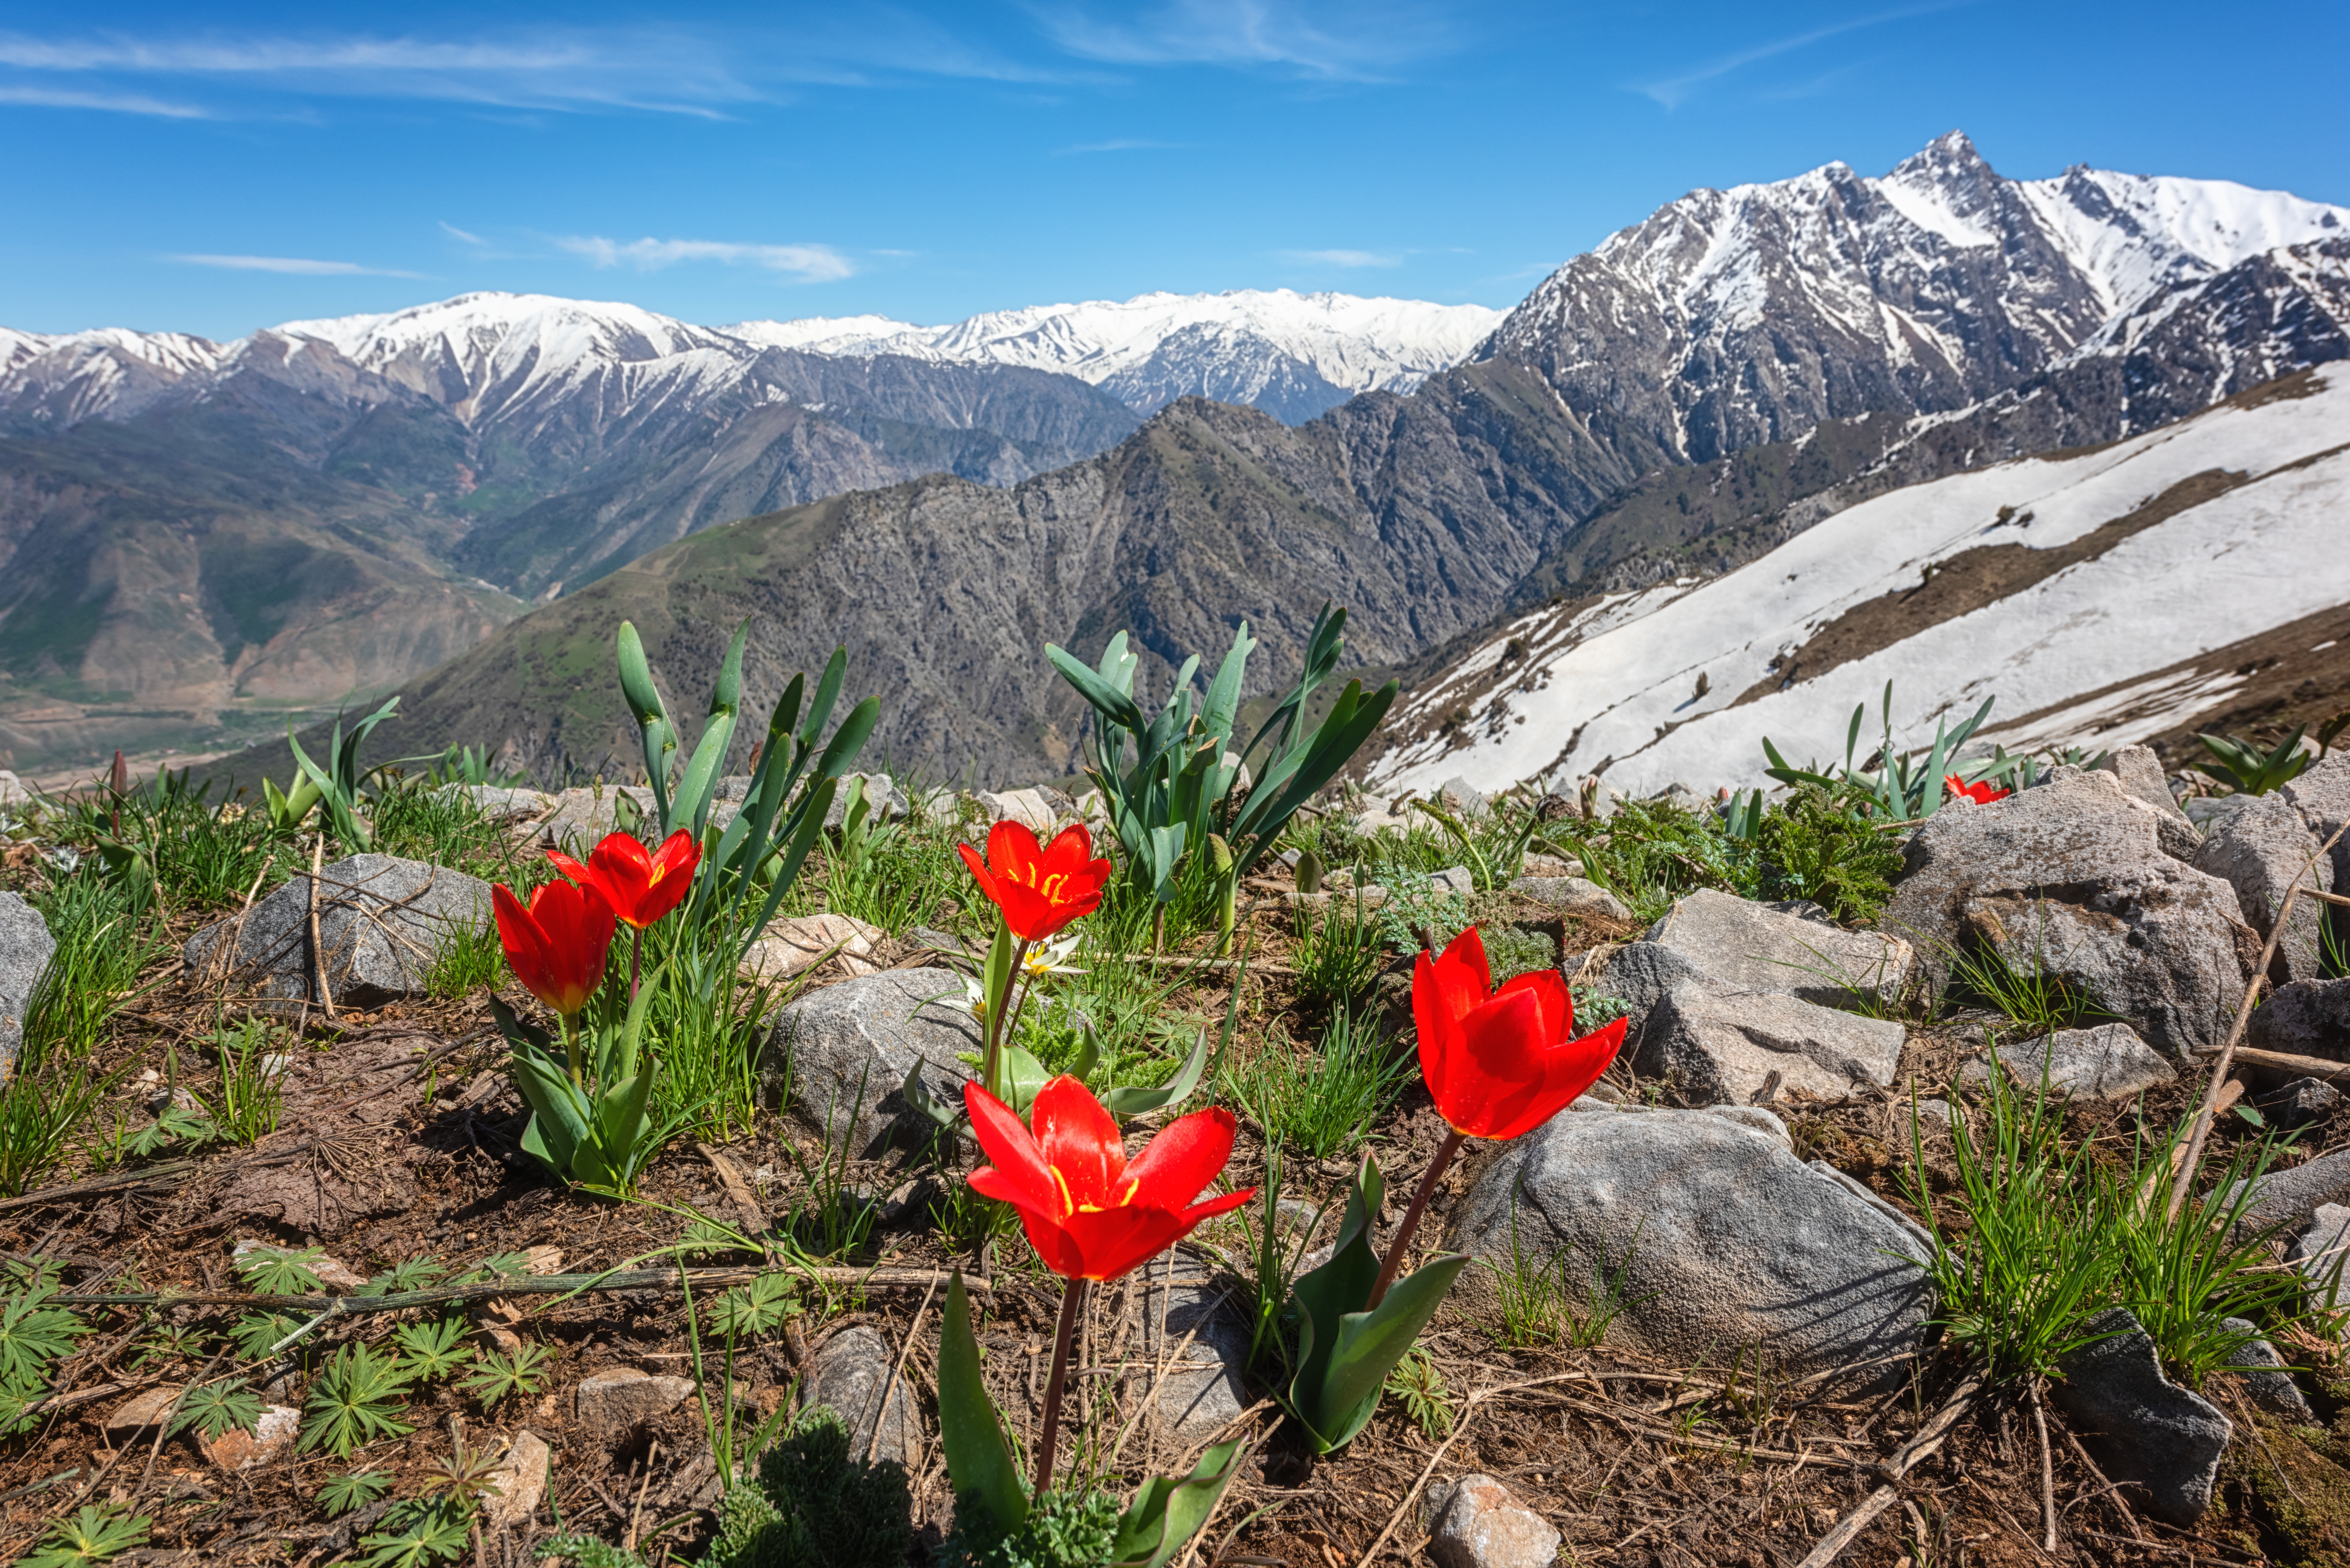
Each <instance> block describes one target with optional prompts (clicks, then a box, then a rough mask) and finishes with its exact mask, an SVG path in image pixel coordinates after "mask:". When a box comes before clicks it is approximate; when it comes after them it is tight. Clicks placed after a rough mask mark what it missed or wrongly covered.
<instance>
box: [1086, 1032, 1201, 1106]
mask: <svg viewBox="0 0 2350 1568" xmlns="http://www.w3.org/2000/svg"><path fill="white" fill-rule="evenodd" d="M1207 1067H1208V1032H1207V1031H1206V1030H1204V1029H1202V1030H1201V1031H1200V1033H1199V1037H1198V1038H1197V1039H1195V1040H1194V1041H1192V1042H1191V1054H1190V1055H1189V1056H1186V1057H1184V1058H1183V1064H1182V1065H1181V1066H1180V1067H1178V1068H1176V1069H1175V1075H1174V1076H1173V1077H1171V1078H1170V1079H1168V1080H1167V1081H1166V1082H1165V1083H1163V1084H1161V1085H1159V1087H1157V1088H1155V1089H1141V1088H1123V1089H1112V1090H1111V1091H1110V1092H1109V1093H1108V1094H1107V1095H1104V1096H1102V1105H1103V1106H1105V1107H1106V1108H1107V1110H1108V1111H1109V1114H1110V1115H1112V1116H1146V1115H1148V1114H1149V1113H1150V1112H1152V1111H1156V1110H1159V1109H1163V1108H1164V1107H1166V1106H1171V1105H1175V1104H1177V1103H1179V1102H1180V1101H1181V1100H1182V1099H1183V1098H1184V1097H1185V1096H1188V1095H1190V1094H1191V1091H1192V1090H1194V1089H1196V1088H1198V1087H1199V1086H1200V1077H1201V1074H1203V1073H1205V1072H1206V1071H1207Z"/></svg>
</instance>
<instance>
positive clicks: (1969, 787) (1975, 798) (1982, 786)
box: [1942, 774, 2015, 805]
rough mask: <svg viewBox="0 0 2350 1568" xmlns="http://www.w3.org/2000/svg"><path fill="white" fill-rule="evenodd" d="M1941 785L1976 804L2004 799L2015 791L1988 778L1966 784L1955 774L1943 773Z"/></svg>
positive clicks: (1987, 803)
mask: <svg viewBox="0 0 2350 1568" xmlns="http://www.w3.org/2000/svg"><path fill="white" fill-rule="evenodd" d="M1942 787H1943V788H1944V789H1946V790H1948V791H1950V793H1951V794H1962V795H1964V796H1966V797H1967V798H1968V799H1969V800H1970V801H1972V802H1974V803H1975V804H1976V805H1990V804H1991V802H1993V801H1995V800H2005V799H2006V798H2007V797H2008V796H2009V795H2012V794H2014V793H2015V792H2014V791H2013V790H2012V789H2000V788H1998V787H1996V786H1995V785H1993V784H1991V781H1990V780H1989V779H1981V780H1978V781H1977V782H1975V783H1973V784H1968V783H1966V782H1965V781H1964V780H1962V779H1960V777H1959V775H1958V774H1943V775H1942Z"/></svg>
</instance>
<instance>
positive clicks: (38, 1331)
mask: <svg viewBox="0 0 2350 1568" xmlns="http://www.w3.org/2000/svg"><path fill="white" fill-rule="evenodd" d="M48 1301H49V1293H48V1292H47V1290H36V1291H26V1292H23V1293H18V1294H16V1295H12V1296H9V1297H8V1298H7V1299H6V1300H5V1302H0V1382H5V1383H9V1384H32V1383H37V1382H45V1381H47V1377H48V1369H49V1364H50V1363H51V1362H53V1361H55V1360H57V1357H59V1356H61V1355H65V1354H66V1353H67V1352H68V1351H70V1350H71V1349H72V1348H73V1342H74V1341H75V1340H76V1339H78V1338H79V1337H80V1336H81V1335H83V1334H88V1333H89V1332H90V1327H89V1325H88V1324H86V1323H84V1322H82V1321H81V1319H80V1318H78V1317H77V1316H75V1315H74V1314H72V1313H71V1312H69V1311H68V1310H67V1309H66V1308H64V1307H60V1306H52V1305H50V1304H48Z"/></svg>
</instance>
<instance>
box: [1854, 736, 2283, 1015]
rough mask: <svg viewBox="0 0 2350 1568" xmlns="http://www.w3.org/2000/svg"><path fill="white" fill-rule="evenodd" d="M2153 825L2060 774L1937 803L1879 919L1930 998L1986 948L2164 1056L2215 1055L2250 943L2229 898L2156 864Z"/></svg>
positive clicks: (2107, 787)
mask: <svg viewBox="0 0 2350 1568" xmlns="http://www.w3.org/2000/svg"><path fill="white" fill-rule="evenodd" d="M2157 818H2158V813H2157V811H2156V809H2155V808H2154V807H2153V806H2150V805H2147V804H2146V803H2145V802H2143V801H2140V800H2137V799H2134V798H2132V797H2131V796H2129V795H2127V794H2125V793H2124V792H2123V790H2122V786H2121V783H2120V781H2119V780H2118V779H2116V777H2115V776H2114V775H2113V774H2105V773H2085V772H2083V771H2082V770H2080V769H2078V768H2070V767H2060V768H2058V769H2056V770H2055V773H2054V776H2053V777H2052V778H2051V779H2050V780H2049V782H2047V783H2046V784H2041V785H2038V786H2037V787H2035V788H2033V789H2028V790H2023V791H2021V792H2019V793H2018V794H2012V795H2010V796H2009V797H2008V798H2006V799H2005V800H2002V801H1995V802H1993V803H1992V804H1991V805H1974V804H1973V803H1971V802H1968V801H1957V802H1953V803H1951V804H1949V805H1944V806H1943V808H1942V809H1941V810H1939V811H1938V812H1936V813H1935V814H1934V815H1932V816H1930V817H1929V818H1928V819H1927V820H1926V821H1925V823H1924V824H1922V825H1921V826H1919V827H1918V830H1917V832H1916V833H1915V834H1914V835H1913V836H1911V838H1910V840H1909V845H1908V850H1907V851H1906V867H1905V869H1904V871H1903V874H1902V877H1901V880H1900V882H1899V884H1898V886H1897V887H1896V888H1895V889H1894V893H1893V898H1892V901H1891V902H1890V903H1889V904H1888V905H1887V908H1886V910H1885V916H1884V919H1883V920H1882V921H1881V922H1880V923H1881V924H1882V925H1883V926H1884V927H1885V929H1887V930H1892V931H1898V932H1899V933H1901V934H1902V935H1904V936H1906V937H1908V938H1910V939H1911V940H1914V941H1915V942H1916V943H1917V946H1918V960H1919V962H1920V963H1921V965H1923V966H1924V968H1925V969H1926V971H1928V973H1929V975H1930V976H1931V978H1932V981H1933V982H1934V984H1935V985H1937V986H1938V987H1939V986H1941V985H1945V984H1947V983H1948V982H1949V981H1950V971H1951V964H1952V961H1953V957H1954V955H1955V954H1957V953H1959V952H1960V951H1963V950H1969V949H1979V948H1990V949H1993V950H1997V951H1998V952H1999V953H2001V954H2002V955H2003V956H2004V957H2005V959H2006V960H2007V961H2008V962H2009V963H2010V964H2012V965H2013V966H2015V967H2017V968H2019V969H2027V968H2036V969H2038V970H2039V971H2041V972H2043V973H2046V974H2052V975H2056V976H2061V977H2062V978H2063V979H2064V981H2065V983H2066V984H2067V985H2068V986H2070V987H2071V988H2073V989H2074V991H2076V992H2085V993H2086V995H2087V996H2088V997H2089V998H2091V999H2092V1000H2094V1001H2095V1002H2097V1003H2098V1004H2099V1005H2101V1006H2103V1007H2105V1008H2106V1009H2107V1010H2109V1011H2110V1012H2114V1013H2115V1014H2116V1015H2118V1016H2120V1017H2122V1018H2124V1019H2126V1020H2127V1021H2128V1022H2129V1023H2130V1024H2131V1025H2132V1026H2133V1027H2135V1028H2136V1029H2137V1032H2138V1033H2139V1035H2140V1036H2141V1037H2143V1038H2144V1039H2145V1040H2146V1041H2147V1044H2151V1045H2153V1046H2154V1047H2155V1048H2156V1049H2157V1050H2159V1051H2161V1052H2163V1053H2165V1054H2168V1055H2173V1056H2176V1055H2178V1054H2181V1053H2183V1052H2187V1051H2193V1050H2198V1049H2201V1048H2204V1047H2216V1046H2217V1045H2219V1044H2220V1041H2221V1040H2222V1039H2223V1038H2224V1037H2225V1036H2226V1034H2227V1033H2228V1025H2229V1023H2230V1020H2231V1018H2232V1016H2233V1014H2234V1012H2235V1009H2236V1005H2237V1003H2238V1002H2241V1000H2242V998H2243V994H2244V982H2245V979H2246V977H2247V975H2248V973H2249V971H2250V969H2251V965H2252V964H2253V963H2254V962H2255V961H2257V960H2258V958H2259V956H2260V938H2259V936H2258V934H2257V933H2255V932H2254V931H2253V930H2252V929H2251V927H2250V926H2248V925H2246V924H2245V923H2244V919H2243V916H2242V914H2241V911H2240V909H2239V907H2238V903H2237V898H2236V890H2235V888H2232V887H2230V885H2229V884H2228V883H2226V882H2225V881H2222V880H2221V879H2220V878H2219V877H2213V876H2210V875H2209V874H2208V873H2206V872H2202V871H2198V870H2196V869H2195V868H2194V867H2190V866H2187V865H2184V864H2182V863H2181V862H2179V861H2178V860H2177V859H2175V858H2173V857H2170V856H2168V855H2166V854H2165V853H2163V851H2162V848H2161V846H2160V845H2159V843H2158V829H2157Z"/></svg>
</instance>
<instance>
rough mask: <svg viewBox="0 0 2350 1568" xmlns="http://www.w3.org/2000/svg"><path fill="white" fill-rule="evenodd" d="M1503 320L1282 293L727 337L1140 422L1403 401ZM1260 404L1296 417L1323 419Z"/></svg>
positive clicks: (1094, 303) (766, 330)
mask: <svg viewBox="0 0 2350 1568" xmlns="http://www.w3.org/2000/svg"><path fill="white" fill-rule="evenodd" d="M1501 319H1502V313H1501V312H1500V311H1497V310H1492V309H1489V308H1488V307H1486V306H1482V305H1435V304H1430V302H1428V301H1426V300H1416V299H1387V298H1364V297H1362V296H1356V295H1346V294H1297V293H1295V292H1293V291H1291V290H1289V289H1285V288H1284V289H1271V290H1257V289H1231V290H1227V291H1226V292H1224V293H1222V294H1168V293H1163V292H1162V293H1155V294H1143V295H1137V296H1135V297H1134V298H1132V299H1125V300H1107V299H1096V300H1087V301H1084V302H1082V303H1077V304H1062V305H1037V306H1026V307H1024V308H1022V309H1017V310H996V311H989V312H986V313H985V314H983V315H979V316H974V317H970V318H969V319H967V320H963V321H957V322H951V323H949V324H947V325H945V326H941V327H915V326H910V325H908V324H907V323H904V322H898V321H891V320H889V319H888V318H886V317H847V318H843V319H833V320H827V319H824V318H820V317H819V318H815V319H810V320H803V321H745V322H738V323H736V324H735V325H733V326H732V327H727V328H725V330H726V331H728V332H731V333H733V334H736V335H737V336H740V337H745V338H748V339H750V340H751V341H754V342H758V343H766V344H772V345H774V346H776V347H779V348H804V349H806V350H809V351H811V352H815V353H822V354H838V355H859V356H862V355H872V354H902V355H906V356H908V357H910V358H922V359H938V360H946V361H956V362H962V363H967V364H997V365H1023V366H1026V367H1028V368H1030V369H1039V370H1055V371H1058V372H1060V373H1062V374H1064V375H1071V376H1076V377H1080V378H1082V379H1085V380H1087V381H1090V382H1092V383H1094V384H1095V385H1096V386H1099V387H1106V388H1107V389H1109V390H1110V391H1112V392H1113V393H1115V394H1117V395H1118V397H1119V398H1120V399H1122V400H1124V401H1125V402H1126V403H1127V405H1128V407H1130V408H1132V409H1134V410H1137V411H1138V412H1146V413H1147V412H1149V410H1153V409H1156V408H1157V407H1159V405H1160V404H1161V403H1164V402H1167V401H1168V400H1170V399H1172V398H1176V397H1180V396H1182V395H1183V394H1184V393H1185V392H1187V391H1196V392H1199V393H1201V394H1202V395H1204V396H1207V397H1211V398H1215V399H1218V400H1222V401H1225V402H1260V403H1265V400H1266V393H1267V391H1268V389H1274V388H1277V387H1278V386H1279V384H1280V382H1281V379H1282V378H1283V377H1284V376H1287V377H1290V378H1293V379H1301V380H1302V379H1304V378H1308V377H1310V378H1312V379H1315V380H1316V381H1318V382H1319V383H1321V385H1322V387H1323V388H1325V389H1327V391H1326V394H1325V395H1323V397H1322V398H1321V401H1320V406H1321V407H1326V406H1328V405H1329V404H1330V403H1334V402H1336V401H1339V400H1342V399H1343V398H1344V397H1346V396H1347V395H1351V394H1353V393H1356V392H1364V391H1371V390H1384V391H1409V389H1412V388H1413V387H1415V386H1418V385H1419V383H1420V382H1421V381H1422V380H1424V379H1427V378H1428V377H1429V376H1430V375H1432V374H1434V373H1435V372H1436V371H1438V370H1440V369H1444V368H1445V367H1446V366H1448V365H1451V364H1453V363H1454V362H1456V361H1457V360H1459V359H1460V358H1461V357H1462V356H1463V355H1465V354H1467V353H1468V352H1469V350H1470V349H1471V348H1474V347H1475V346H1476V345H1477V343H1478V342H1479V341H1480V340H1481V339H1482V338H1483V337H1485V335H1486V334H1487V333H1489V332H1491V331H1492V329H1493V327H1494V325H1495V324H1496V323H1497V322H1499V321H1500V320H1501ZM1332 394H1335V395H1332ZM1282 401H1283V400H1280V399H1275V400H1274V402H1282ZM1266 406H1268V407H1272V408H1273V411H1274V412H1276V413H1280V414H1282V415H1283V417H1284V418H1291V419H1295V418H1297V417H1300V416H1301V414H1302V413H1303V412H1306V411H1319V410H1318V408H1317V409H1314V410H1304V409H1301V408H1300V407H1297V406H1295V404H1294V403H1285V404H1284V406H1277V407H1276V406H1273V404H1270V403H1267V404H1266Z"/></svg>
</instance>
